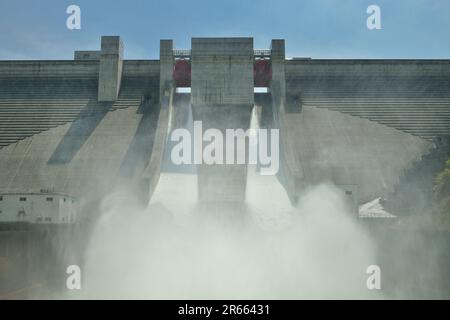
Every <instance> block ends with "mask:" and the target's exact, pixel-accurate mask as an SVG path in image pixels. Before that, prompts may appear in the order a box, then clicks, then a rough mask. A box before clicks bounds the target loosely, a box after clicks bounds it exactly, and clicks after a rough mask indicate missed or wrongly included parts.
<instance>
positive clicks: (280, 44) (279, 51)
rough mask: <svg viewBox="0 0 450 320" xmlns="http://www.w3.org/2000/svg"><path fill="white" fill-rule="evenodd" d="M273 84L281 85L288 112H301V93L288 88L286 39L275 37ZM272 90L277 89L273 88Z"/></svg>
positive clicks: (282, 98) (280, 89) (273, 47)
mask: <svg viewBox="0 0 450 320" xmlns="http://www.w3.org/2000/svg"><path fill="white" fill-rule="evenodd" d="M271 60H272V85H275V86H278V87H279V94H280V99H281V103H282V105H283V106H284V111H285V112H287V113H299V112H301V93H300V92H291V91H290V90H288V89H287V84H286V76H285V68H284V64H285V61H286V54H285V43H284V39H273V40H272V43H271ZM272 91H277V89H276V88H273V90H272Z"/></svg>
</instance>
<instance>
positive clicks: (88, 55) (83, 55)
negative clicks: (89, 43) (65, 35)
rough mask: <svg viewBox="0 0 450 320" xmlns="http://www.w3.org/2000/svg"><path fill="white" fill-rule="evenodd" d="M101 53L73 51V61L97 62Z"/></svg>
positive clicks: (96, 51)
mask: <svg viewBox="0 0 450 320" xmlns="http://www.w3.org/2000/svg"><path fill="white" fill-rule="evenodd" d="M100 55H101V52H100V51H98V50H92V51H75V52H74V54H73V59H74V60H84V61H86V60H88V61H98V60H100Z"/></svg>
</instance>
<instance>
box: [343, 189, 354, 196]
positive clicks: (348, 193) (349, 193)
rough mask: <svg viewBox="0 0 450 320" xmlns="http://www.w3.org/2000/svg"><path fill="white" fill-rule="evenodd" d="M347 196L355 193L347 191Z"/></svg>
mask: <svg viewBox="0 0 450 320" xmlns="http://www.w3.org/2000/svg"><path fill="white" fill-rule="evenodd" d="M345 194H346V195H348V196H351V195H352V194H353V192H351V191H348V190H347V191H345Z"/></svg>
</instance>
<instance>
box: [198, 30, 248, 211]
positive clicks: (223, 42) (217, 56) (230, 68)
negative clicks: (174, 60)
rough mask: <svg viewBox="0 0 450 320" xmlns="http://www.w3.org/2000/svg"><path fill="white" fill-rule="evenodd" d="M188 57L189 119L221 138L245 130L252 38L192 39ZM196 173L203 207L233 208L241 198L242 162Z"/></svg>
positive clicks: (202, 167) (244, 174)
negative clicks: (189, 72) (190, 69)
mask: <svg viewBox="0 0 450 320" xmlns="http://www.w3.org/2000/svg"><path fill="white" fill-rule="evenodd" d="M191 61H192V87H191V104H192V110H193V118H194V120H195V121H199V120H200V121H202V126H203V131H205V130H207V129H208V128H214V129H218V130H220V131H221V133H222V135H223V137H225V130H226V129H238V128H239V129H243V130H247V129H248V128H249V126H250V118H251V110H252V108H253V104H254V93H253V91H254V86H253V61H254V57H253V39H252V38H193V39H192V51H191ZM235 154H236V153H235ZM224 157H226V150H224ZM197 172H198V187H199V198H200V201H201V203H203V204H205V205H207V206H206V207H207V208H215V209H216V208H217V207H218V206H220V207H224V208H226V209H225V211H233V210H234V209H235V208H236V204H237V203H242V202H243V201H244V200H245V189H246V181H247V165H246V164H214V165H207V164H202V165H198V166H197ZM221 204H223V206H222V205H221ZM238 207H239V206H238ZM230 208H233V209H230ZM208 210H209V209H208Z"/></svg>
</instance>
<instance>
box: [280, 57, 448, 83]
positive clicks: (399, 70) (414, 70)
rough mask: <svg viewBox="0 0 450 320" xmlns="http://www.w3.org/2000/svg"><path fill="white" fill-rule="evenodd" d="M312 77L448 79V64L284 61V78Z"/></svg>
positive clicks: (428, 62) (356, 60)
mask: <svg viewBox="0 0 450 320" xmlns="http://www.w3.org/2000/svg"><path fill="white" fill-rule="evenodd" d="M307 75H314V76H340V77H343V76H351V75H365V76H369V77H370V76H384V77H386V76H397V77H398V76H406V77H412V76H421V77H425V76H436V77H439V76H446V77H448V76H450V60H358V59H352V60H321V59H311V60H286V78H287V79H289V78H295V77H302V76H307Z"/></svg>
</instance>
